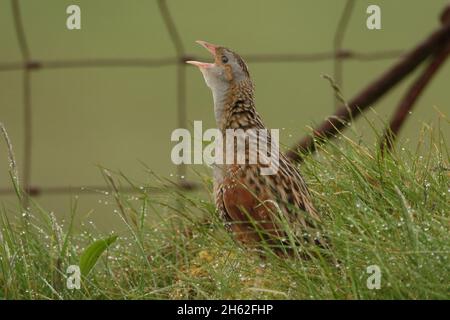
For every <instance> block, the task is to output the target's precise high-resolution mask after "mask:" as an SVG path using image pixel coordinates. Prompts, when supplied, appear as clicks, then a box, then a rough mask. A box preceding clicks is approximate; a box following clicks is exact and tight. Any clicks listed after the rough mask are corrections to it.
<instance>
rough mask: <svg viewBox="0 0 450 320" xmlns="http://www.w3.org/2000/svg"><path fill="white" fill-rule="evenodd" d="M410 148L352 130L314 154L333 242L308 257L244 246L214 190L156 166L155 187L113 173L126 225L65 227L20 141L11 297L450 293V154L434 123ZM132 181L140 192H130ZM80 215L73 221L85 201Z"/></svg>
mask: <svg viewBox="0 0 450 320" xmlns="http://www.w3.org/2000/svg"><path fill="white" fill-rule="evenodd" d="M5 135H6V133H5ZM433 136H434V138H433ZM408 149H409V148H406V149H403V148H400V147H399V150H398V151H394V152H392V153H386V154H384V155H382V154H381V153H380V151H378V149H377V148H376V147H374V146H368V145H364V144H363V143H359V142H358V143H357V142H355V141H352V140H350V139H349V138H347V137H345V136H341V138H340V139H339V140H338V141H337V143H329V144H327V146H326V147H322V148H321V150H320V152H319V153H318V154H317V155H316V156H312V157H308V158H307V159H306V161H305V163H303V164H302V171H303V173H304V175H305V177H306V179H307V182H308V184H309V187H310V189H311V192H312V193H313V194H314V199H315V202H316V206H317V208H318V210H319V211H320V212H321V214H322V217H323V229H324V232H325V233H326V236H327V238H328V239H329V241H330V243H331V248H330V249H329V250H322V249H318V248H308V249H307V250H309V251H311V252H310V253H311V254H309V256H310V257H309V258H308V259H299V258H298V257H291V258H283V257H279V256H277V255H275V254H273V253H272V251H271V250H270V249H267V248H262V249H261V250H263V251H264V253H263V254H260V253H259V254H258V253H256V252H254V251H251V250H248V249H245V248H242V247H240V246H239V245H238V244H236V243H235V242H234V241H233V238H232V237H231V236H230V235H229V234H228V233H227V232H225V231H224V228H223V226H222V224H221V222H220V221H219V219H218V217H217V216H216V214H215V207H214V204H213V202H212V201H211V200H204V199H205V194H200V193H186V192H181V191H179V190H177V189H176V188H173V186H171V184H170V182H167V181H163V180H159V179H158V178H156V177H155V176H154V175H152V174H151V171H150V170H148V169H145V170H146V171H147V173H148V174H149V177H150V178H149V179H148V180H149V182H148V185H145V186H144V187H141V185H140V184H137V183H136V182H134V181H131V180H130V179H128V178H127V177H125V176H124V175H122V174H120V173H113V172H110V171H108V170H105V169H102V172H103V173H104V174H105V180H106V181H107V183H108V184H109V185H110V187H111V190H112V192H111V193H110V196H111V198H112V199H113V200H114V201H115V203H116V204H117V208H116V210H115V211H114V212H112V213H111V214H117V215H119V216H120V217H121V219H122V222H123V226H124V228H123V230H125V231H123V232H119V233H117V234H115V235H111V234H101V233H99V232H98V231H96V230H95V228H93V227H92V226H91V225H89V224H83V225H80V226H78V225H76V224H75V223H73V221H74V219H72V220H71V221H69V222H66V223H65V225H62V223H61V222H60V221H57V219H56V218H55V216H54V215H53V214H52V213H49V212H47V211H46V210H44V209H42V208H41V207H40V206H39V205H38V204H37V203H36V202H35V201H33V200H32V201H31V202H30V203H29V205H27V201H26V197H25V195H24V193H23V192H22V191H21V189H20V186H19V183H18V181H19V179H18V178H17V172H16V171H17V170H16V167H15V164H14V158H13V155H12V148H10V149H9V152H8V153H9V155H10V163H11V170H10V173H11V178H12V183H13V184H14V186H15V187H16V190H17V200H18V201H17V203H18V206H17V210H14V212H8V211H10V210H9V209H6V208H3V212H2V214H1V219H0V298H3V299H180V298H185V299H448V298H449V292H450V290H449V289H450V286H449V284H450V283H449V279H450V261H449V244H450V221H449V217H450V204H449V201H448V198H449V195H450V185H449V177H450V175H449V173H450V171H449V161H448V160H449V154H448V150H447V148H446V144H445V141H444V138H443V137H442V136H439V135H438V136H437V137H436V134H434V135H433V134H432V133H431V132H430V130H429V129H427V130H424V134H423V138H422V139H421V141H420V142H419V144H418V146H417V148H415V150H414V151H410V150H408ZM202 179H203V181H204V182H203V185H204V186H205V188H206V189H209V191H210V189H211V181H210V180H209V178H208V176H204V177H203V176H202ZM125 185H129V186H131V187H133V188H135V191H136V192H135V194H134V195H130V194H123V193H122V192H121V191H120V190H121V188H122V187H123V186H125ZM155 186H156V187H155ZM206 194H207V195H210V194H211V192H209V193H206ZM70 210H71V216H72V218H74V217H75V216H76V214H77V205H76V201H75V200H74V202H73V205H72V207H71V209H70ZM150 217H151V218H150ZM101 239H105V240H104V241H102V240H101ZM99 240H100V241H99ZM325 251H326V252H325ZM70 265H80V268H81V270H82V280H81V288H80V289H79V290H77V289H72V290H71V289H68V288H67V287H66V277H67V273H66V270H67V268H68V266H70ZM371 265H377V266H378V267H379V268H380V270H381V288H380V289H379V290H377V289H373V290H370V289H369V288H368V287H367V279H368V277H369V276H370V274H369V273H367V267H369V266H371Z"/></svg>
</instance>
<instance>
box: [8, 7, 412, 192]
mask: <svg viewBox="0 0 450 320" xmlns="http://www.w3.org/2000/svg"><path fill="white" fill-rule="evenodd" d="M157 3H158V8H159V12H160V14H161V17H162V19H163V21H164V25H165V28H166V29H167V32H168V35H169V38H170V40H171V42H172V44H173V47H174V51H175V55H173V56H168V57H162V58H157V59H85V60H64V61H49V60H46V61H40V60H34V59H33V57H32V54H31V51H30V48H29V46H28V41H27V35H26V32H25V29H24V24H23V19H22V14H21V7H20V4H19V1H18V0H11V8H12V14H13V21H14V28H15V33H16V37H17V41H18V43H19V47H20V52H21V57H22V61H21V62H17V63H8V64H1V63H0V72H5V71H23V79H22V92H23V114H24V116H23V128H24V132H23V133H24V150H23V160H22V161H23V165H22V170H21V172H22V179H21V180H22V188H23V189H24V191H25V192H26V194H27V195H28V196H37V195H40V194H43V193H46V194H70V193H73V192H77V193H97V192H98V191H99V190H100V191H103V190H105V191H106V190H109V189H110V188H109V187H108V186H106V185H105V186H79V187H68V186H54V187H41V186H39V185H33V184H32V183H31V181H30V177H31V168H32V159H33V136H32V129H33V108H32V106H33V105H32V102H33V100H32V95H31V87H32V81H31V74H32V73H33V72H36V71H38V70H44V69H69V68H101V67H105V68H116V67H137V68H155V67H164V66H176V83H177V85H176V97H177V99H176V103H177V126H178V127H180V128H185V127H186V126H187V116H186V64H185V61H187V60H194V59H196V57H194V56H192V55H189V54H188V52H187V51H186V49H185V47H184V46H183V42H182V39H181V36H180V33H179V29H178V28H177V25H176V23H175V21H174V19H173V17H172V15H171V11H170V9H169V7H168V4H167V1H166V0H158V1H157ZM354 5H355V0H347V2H346V4H345V6H344V9H343V10H342V13H341V16H340V19H339V22H338V25H337V28H336V32H335V35H334V46H333V48H334V49H333V51H331V52H317V53H289V54H249V55H246V56H245V59H246V60H247V61H248V62H250V63H273V62H284V63H297V62H312V61H329V60H333V62H334V68H333V78H334V79H335V80H336V83H337V85H339V86H342V84H343V75H344V68H343V64H342V63H343V61H344V60H358V61H374V60H383V59H393V58H398V57H400V56H402V55H403V54H404V50H386V51H378V52H356V51H352V50H346V49H343V40H344V38H345V35H346V32H347V30H348V25H349V24H348V21H349V20H350V17H351V15H352V13H353V8H354ZM337 103H338V102H336V106H337ZM177 170H178V176H179V177H180V176H185V175H186V167H185V166H184V165H180V166H178V167H177ZM179 184H180V186H181V187H182V188H185V189H190V188H194V187H195V185H194V184H192V183H189V182H187V181H184V180H181V179H180V181H179ZM123 191H124V192H132V191H133V190H132V189H131V188H130V189H128V190H127V189H124V190H123ZM12 193H14V189H13V188H11V189H8V188H6V189H0V195H2V194H12Z"/></svg>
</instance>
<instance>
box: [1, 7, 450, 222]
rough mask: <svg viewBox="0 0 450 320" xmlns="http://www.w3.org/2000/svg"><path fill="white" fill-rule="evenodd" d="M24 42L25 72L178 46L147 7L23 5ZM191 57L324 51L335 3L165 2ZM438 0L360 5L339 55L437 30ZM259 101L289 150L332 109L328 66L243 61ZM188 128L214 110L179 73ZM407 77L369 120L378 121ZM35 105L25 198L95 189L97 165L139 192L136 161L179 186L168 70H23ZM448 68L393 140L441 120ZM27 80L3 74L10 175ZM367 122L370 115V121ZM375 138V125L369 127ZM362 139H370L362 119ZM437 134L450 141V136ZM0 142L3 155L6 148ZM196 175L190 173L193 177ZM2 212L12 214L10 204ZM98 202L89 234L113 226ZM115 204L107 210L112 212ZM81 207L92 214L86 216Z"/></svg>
mask: <svg viewBox="0 0 450 320" xmlns="http://www.w3.org/2000/svg"><path fill="white" fill-rule="evenodd" d="M19 3H20V6H21V11H22V15H23V23H24V29H25V33H26V39H27V42H28V46H29V49H30V53H31V57H32V59H33V60H35V61H41V60H42V61H48V60H52V61H61V60H71V59H76V60H80V59H81V60H82V59H94V58H95V59H108V58H109V59H112V58H114V59H121V58H163V57H175V50H174V46H173V44H172V43H171V41H170V38H169V35H168V32H167V29H166V27H165V25H164V22H163V20H162V18H161V15H160V12H159V10H158V6H157V3H156V1H151V0H128V1H125V0H95V1H92V0H84V1H75V0H71V1H69V0H38V1H37V0H21V1H19ZM167 3H168V8H169V9H170V12H171V14H172V16H173V19H174V21H175V24H176V26H177V28H178V30H179V32H180V35H181V38H182V42H183V45H184V47H185V49H186V51H187V52H188V53H190V54H194V55H200V56H206V54H205V52H204V49H202V48H201V47H199V46H198V45H196V44H195V43H194V41H195V40H198V39H202V40H206V41H209V42H212V43H216V44H223V45H225V46H228V47H230V48H232V49H234V50H235V51H236V52H238V53H240V54H241V55H242V56H243V57H244V58H245V56H246V55H251V54H263V53H266V54H267V53H280V54H281V53H315V52H325V51H332V50H333V39H334V34H335V31H336V26H337V24H338V21H339V17H340V15H341V12H342V10H343V8H344V6H345V1H344V0H319V1H318V0H314V1H313V0H301V1H300V0H290V1H260V0H259V1H258V0H247V1H238V0H231V1H217V0H201V1H200V0H196V1H182V0H169V1H167ZM447 3H448V0H429V1H409V0H396V1H392V0H391V1H365V0H358V1H356V5H355V8H354V11H353V15H352V17H351V19H350V21H349V28H348V32H347V34H346V36H345V39H344V43H343V47H344V48H345V49H351V50H355V51H358V52H367V53H369V52H375V51H382V50H390V49H394V50H395V49H404V50H409V49H410V48H412V47H413V46H415V45H416V44H417V43H418V42H419V41H421V40H422V39H424V38H425V37H426V36H427V35H428V34H429V33H430V32H431V31H432V30H434V29H436V28H437V27H438V26H439V20H438V16H439V14H440V12H441V10H442V8H443V7H444V6H445V5H446V4H447ZM71 4H77V5H79V6H80V7H81V20H82V29H81V30H73V31H70V30H67V28H66V18H67V14H66V8H67V6H69V5H71ZM370 4H377V5H379V6H380V7H381V10H382V30H368V29H367V28H366V18H367V14H366V8H367V7H368V5H370ZM0 38H1V40H2V41H1V49H0V64H5V63H12V62H20V61H21V54H20V50H19V45H18V41H17V38H16V35H15V31H14V22H13V15H12V7H11V3H10V1H9V0H0ZM394 61H395V59H386V60H382V61H370V62H367V61H364V62H363V61H355V60H345V62H344V79H343V80H344V83H343V93H344V95H345V96H346V98H351V97H352V96H353V95H354V94H355V93H357V92H358V91H359V90H360V89H361V88H363V87H364V86H365V85H366V84H368V83H369V82H371V81H372V80H373V79H374V78H375V77H377V76H378V75H380V74H381V73H382V72H383V71H384V70H386V68H388V67H389V66H390V65H391V64H392V63H393V62H394ZM249 68H250V72H251V74H252V76H253V79H254V82H255V85H256V103H257V108H258V110H259V112H260V114H261V115H262V116H263V118H264V120H265V122H266V124H267V125H268V126H269V127H271V128H280V129H281V128H283V130H281V131H280V135H281V140H282V141H281V142H282V144H284V145H292V144H293V143H294V142H295V141H296V140H297V139H299V138H300V137H301V136H302V135H303V134H304V133H305V132H306V130H307V129H306V128H307V126H309V125H312V124H314V123H318V122H320V121H322V120H323V119H324V118H325V117H326V116H328V115H330V114H331V113H332V112H333V111H334V108H335V107H334V103H333V94H332V91H331V89H330V86H329V84H328V83H327V81H325V80H324V79H322V78H321V77H320V75H321V74H323V73H327V74H332V72H333V62H332V61H331V60H330V61H326V62H295V63H257V62H255V63H250V64H249ZM186 70H187V97H186V99H187V100H186V103H187V123H188V127H189V128H191V127H192V123H193V121H194V120H202V121H203V122H204V128H209V127H214V118H213V110H212V98H211V95H210V92H209V90H208V89H207V87H206V86H205V84H204V82H203V78H202V77H201V75H200V73H199V72H198V70H196V69H195V68H194V67H191V66H187V69H186ZM414 75H417V72H416V73H415V74H413V76H412V77H409V78H408V79H407V81H405V82H403V83H402V84H401V85H399V86H398V87H396V88H395V90H393V91H392V92H391V93H390V94H389V95H388V96H386V97H385V98H383V99H382V100H380V101H379V102H378V103H377V104H376V105H374V108H375V109H376V111H377V112H378V114H379V115H378V116H379V117H381V119H388V118H389V116H390V115H391V114H392V111H393V108H394V107H395V106H396V105H397V103H398V101H399V100H400V98H401V97H402V94H403V93H404V91H405V89H406V88H407V87H408V84H410V83H411V80H412V79H413V78H414ZM31 77H32V80H31V81H32V82H31V99H32V100H31V101H32V102H31V104H32V116H33V118H32V123H33V131H32V136H33V154H32V174H31V184H32V185H34V186H44V187H54V186H90V185H103V184H104V180H103V177H102V175H101V174H100V171H99V169H98V168H97V167H96V165H102V166H105V167H107V168H111V169H113V170H120V171H122V172H124V173H125V174H127V175H129V176H131V177H133V178H136V179H140V178H141V177H142V179H140V180H142V181H145V180H146V178H145V177H144V173H143V172H144V170H143V168H142V166H141V164H140V161H142V162H144V163H146V164H147V165H148V166H149V167H150V168H152V169H153V170H154V171H155V172H156V173H157V174H159V175H161V176H163V177H172V176H173V178H174V177H175V176H176V168H175V166H174V165H173V164H172V163H171V161H170V150H171V148H172V146H173V145H174V144H173V143H171V141H170V134H171V132H172V130H174V129H175V128H176V127H177V101H176V94H175V93H176V66H163V67H158V68H139V67H120V68H108V67H101V68H70V69H50V70H45V69H43V70H36V71H33V72H32V75H31ZM449 80H450V63H447V64H446V65H445V66H444V67H443V68H442V70H441V71H440V72H439V74H438V75H437V76H436V78H435V79H434V80H433V82H432V84H431V85H430V86H429V88H428V89H427V90H426V92H425V93H424V94H423V96H422V97H421V98H420V100H419V101H418V104H417V105H416V106H415V109H414V112H413V114H412V115H411V116H410V117H409V120H408V123H407V125H406V126H405V127H404V129H403V130H402V134H401V136H402V139H409V140H410V141H411V146H414V143H415V141H417V138H418V135H419V130H418V129H419V128H420V126H421V124H422V123H429V124H432V125H434V126H436V124H437V121H438V113H437V112H436V110H435V108H437V109H439V110H440V111H441V112H443V113H444V114H447V115H448V114H449V111H450V90H449V88H450V83H449V82H450V81H449ZM22 87H23V71H7V72H0V121H2V122H3V123H4V124H5V125H6V127H7V129H8V130H9V133H10V136H11V139H12V141H13V144H14V148H15V152H16V156H17V158H18V162H19V165H23V149H24V134H23V118H24V114H23V91H22ZM369 118H370V119H376V118H377V116H375V115H373V114H371V115H369ZM374 123H376V125H377V126H379V127H380V128H381V122H380V121H379V120H376V121H375V120H374ZM357 125H359V126H358V130H360V132H361V134H362V136H363V138H364V139H368V141H369V142H370V141H373V134H372V133H371V130H370V129H368V125H367V123H366V122H364V121H358V123H357ZM443 132H444V134H445V135H447V136H449V134H450V128H449V127H448V125H447V127H444V128H443ZM2 144H3V143H2ZM0 150H1V151H0V188H7V187H10V186H11V185H10V181H9V176H8V171H7V170H8V166H7V161H6V160H7V156H6V152H5V150H6V149H5V148H4V146H3V145H2V146H1V148H0ZM190 176H192V174H190ZM75 194H76V193H74V194H59V195H54V194H53V195H50V194H42V195H41V196H39V197H38V198H37V199H38V201H39V203H41V204H42V205H43V207H45V208H47V209H49V210H52V211H54V212H55V213H56V214H57V215H58V216H64V215H67V213H68V211H69V204H70V199H71V197H73V196H74V195H75ZM0 197H1V198H0V201H1V203H2V205H4V206H5V207H7V208H16V205H15V200H14V199H13V197H12V196H7V195H2V196H0ZM104 201H105V197H104V196H102V195H100V194H98V195H97V194H94V195H86V194H82V195H80V198H79V208H80V209H79V212H80V214H81V215H85V214H88V213H89V215H90V216H91V218H92V220H94V222H95V223H96V224H97V225H98V226H99V228H109V227H110V226H111V225H113V224H114V219H115V218H114V217H113V215H112V213H111V212H112V208H113V206H112V205H108V204H105V202H104ZM110 202H111V201H110ZM91 209H92V210H93V211H91Z"/></svg>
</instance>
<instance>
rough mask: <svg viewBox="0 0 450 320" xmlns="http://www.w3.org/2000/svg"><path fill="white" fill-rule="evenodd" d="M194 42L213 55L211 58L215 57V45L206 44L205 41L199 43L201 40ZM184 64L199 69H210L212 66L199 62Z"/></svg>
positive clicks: (211, 64) (212, 64)
mask: <svg viewBox="0 0 450 320" xmlns="http://www.w3.org/2000/svg"><path fill="white" fill-rule="evenodd" d="M195 42H197V43H198V44H200V45H201V46H202V47H204V48H205V49H206V50H208V51H209V52H210V53H211V54H212V55H213V57H215V56H216V49H217V46H215V45H213V44H211V43H208V42H206V41H201V40H197V41H195ZM186 63H189V64H192V65H194V66H197V67H199V68H210V67H212V66H214V63H207V62H199V61H192V60H190V61H186Z"/></svg>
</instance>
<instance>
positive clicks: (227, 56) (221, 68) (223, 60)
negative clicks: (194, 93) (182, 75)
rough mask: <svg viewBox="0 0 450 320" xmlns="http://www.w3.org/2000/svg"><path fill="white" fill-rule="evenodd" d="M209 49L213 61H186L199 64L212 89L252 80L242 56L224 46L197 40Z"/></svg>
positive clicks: (225, 87) (195, 64)
mask: <svg viewBox="0 0 450 320" xmlns="http://www.w3.org/2000/svg"><path fill="white" fill-rule="evenodd" d="M196 42H197V43H198V44H200V45H201V46H203V47H204V48H205V49H206V50H208V51H209V52H210V53H211V54H212V56H213V57H214V62H213V63H207V62H198V61H186V63H189V64H192V65H194V66H197V67H198V68H199V69H200V71H201V72H202V74H203V77H204V78H205V82H206V84H207V85H208V87H210V88H211V90H213V91H214V90H217V89H219V90H220V89H222V90H223V89H227V88H229V87H230V85H231V84H233V83H239V82H241V81H246V80H247V81H250V74H249V72H248V68H247V65H246V64H245V62H244V60H242V58H241V57H240V56H239V55H238V54H236V53H234V52H233V51H231V50H230V49H227V48H225V47H222V46H217V45H213V44H211V43H208V42H205V41H200V40H199V41H196Z"/></svg>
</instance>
